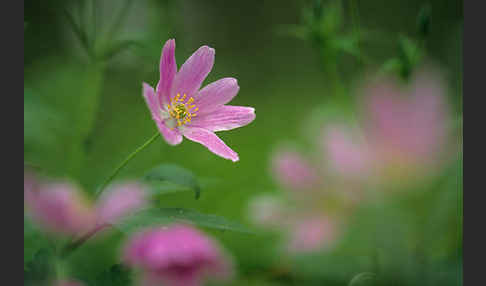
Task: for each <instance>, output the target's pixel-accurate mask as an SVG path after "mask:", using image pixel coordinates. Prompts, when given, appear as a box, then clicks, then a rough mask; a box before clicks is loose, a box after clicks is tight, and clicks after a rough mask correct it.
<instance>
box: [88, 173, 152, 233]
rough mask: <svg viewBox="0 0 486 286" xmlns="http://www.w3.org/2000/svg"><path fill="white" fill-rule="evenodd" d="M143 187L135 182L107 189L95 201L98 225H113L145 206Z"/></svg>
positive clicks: (145, 195)
mask: <svg viewBox="0 0 486 286" xmlns="http://www.w3.org/2000/svg"><path fill="white" fill-rule="evenodd" d="M147 203H148V202H147V191H146V189H145V186H143V185H141V184H139V183H137V182H126V183H119V184H117V185H114V186H112V187H110V188H109V189H107V190H106V191H105V192H104V193H103V194H102V196H101V197H100V198H99V199H98V201H97V207H96V213H97V224H98V225H104V224H106V225H109V224H113V223H115V222H116V221H117V220H119V219H121V218H123V217H124V216H127V215H130V214H132V213H133V212H135V211H137V210H139V209H141V208H143V207H144V206H146V205H147Z"/></svg>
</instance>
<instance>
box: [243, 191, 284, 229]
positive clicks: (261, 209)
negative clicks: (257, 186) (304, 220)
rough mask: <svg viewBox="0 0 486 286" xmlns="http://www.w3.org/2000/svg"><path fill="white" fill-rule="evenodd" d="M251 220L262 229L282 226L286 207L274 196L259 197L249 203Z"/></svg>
mask: <svg viewBox="0 0 486 286" xmlns="http://www.w3.org/2000/svg"><path fill="white" fill-rule="evenodd" d="M248 216H249V219H250V220H251V221H252V222H253V223H254V224H256V225H259V226H262V227H273V226H280V225H281V224H282V220H283V219H284V205H283V203H282V202H281V201H280V200H279V199H278V198H277V197H276V196H273V195H267V194H265V195H259V196H256V197H254V198H253V199H251V200H250V202H249V203H248Z"/></svg>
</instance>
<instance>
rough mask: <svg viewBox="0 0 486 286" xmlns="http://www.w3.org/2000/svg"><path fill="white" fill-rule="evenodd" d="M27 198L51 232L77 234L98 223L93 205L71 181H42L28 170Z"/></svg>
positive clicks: (31, 209) (35, 215)
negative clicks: (36, 178)
mask: <svg viewBox="0 0 486 286" xmlns="http://www.w3.org/2000/svg"><path fill="white" fill-rule="evenodd" d="M24 200H25V203H26V205H27V207H28V209H29V211H30V212H31V215H32V219H33V220H35V221H36V222H37V223H39V224H40V225H41V226H43V227H44V228H45V229H46V230H47V231H49V232H53V233H58V234H64V235H76V234H79V233H80V232H83V231H86V230H87V229H88V228H89V227H90V226H92V225H93V223H94V219H95V217H94V215H93V213H94V212H93V209H92V208H91V206H90V205H89V203H88V202H87V201H86V199H85V198H84V197H83V196H82V195H81V193H80V192H79V191H78V190H77V188H76V187H75V186H74V185H72V184H70V183H68V182H56V183H39V182H37V181H36V180H35V179H34V178H33V176H32V175H31V174H26V175H25V177H24Z"/></svg>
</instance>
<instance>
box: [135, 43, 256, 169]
mask: <svg viewBox="0 0 486 286" xmlns="http://www.w3.org/2000/svg"><path fill="white" fill-rule="evenodd" d="M214 53H215V52H214V49H212V48H210V47H208V46H202V47H200V48H199V49H198V50H197V51H196V52H194V53H193V54H192V55H191V56H190V57H189V58H188V59H187V61H186V62H185V63H184V64H183V65H182V66H181V68H180V69H179V71H178V70H177V64H176V60H175V40H173V39H170V40H168V41H167V42H166V43H165V45H164V47H163V49H162V56H161V59H160V80H159V83H158V84H157V87H156V89H155V90H154V89H153V88H152V87H151V86H150V85H149V84H147V83H143V96H144V97H145V100H146V102H147V105H148V108H149V109H150V112H151V114H152V119H153V120H154V121H155V123H156V125H157V127H158V129H159V131H160V133H161V134H162V136H163V137H164V139H165V141H167V143H169V144H170V145H177V144H179V143H181V142H182V137H183V136H184V137H186V138H187V139H189V140H192V141H194V142H198V143H200V144H202V145H204V146H206V147H207V148H208V149H209V150H210V151H211V152H213V153H215V154H216V155H218V156H221V157H223V158H225V159H229V160H232V161H233V162H236V161H238V160H239V158H238V154H237V153H236V152H235V151H233V150H232V149H231V148H229V147H228V146H227V145H226V144H225V143H224V142H223V141H222V140H221V139H220V138H219V137H218V136H216V134H214V132H217V131H225V130H231V129H234V128H238V127H242V126H245V125H247V124H249V123H250V122H252V121H253V120H254V119H255V109H254V108H252V107H244V106H233V105H226V103H228V102H230V101H231V100H232V99H233V97H235V96H236V94H237V93H238V91H239V89H240V88H239V86H238V82H237V80H236V79H234V78H229V77H228V78H222V79H220V80H217V81H215V82H213V83H211V84H208V85H207V86H205V87H204V88H202V89H200V87H201V84H202V82H203V81H204V79H205V78H206V76H207V75H208V74H209V72H210V71H211V69H212V67H213V63H214Z"/></svg>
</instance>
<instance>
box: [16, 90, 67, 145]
mask: <svg viewBox="0 0 486 286" xmlns="http://www.w3.org/2000/svg"><path fill="white" fill-rule="evenodd" d="M62 127H63V123H62V116H61V115H60V114H59V112H57V111H55V110H53V109H52V108H51V107H50V106H48V105H47V104H45V103H44V102H42V101H40V100H39V96H38V95H36V94H35V93H34V92H33V91H32V90H31V89H29V88H24V151H28V150H31V149H32V150H44V149H43V148H45V147H47V146H52V145H54V144H55V142H56V139H57V135H58V133H59V131H60V130H62Z"/></svg>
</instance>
